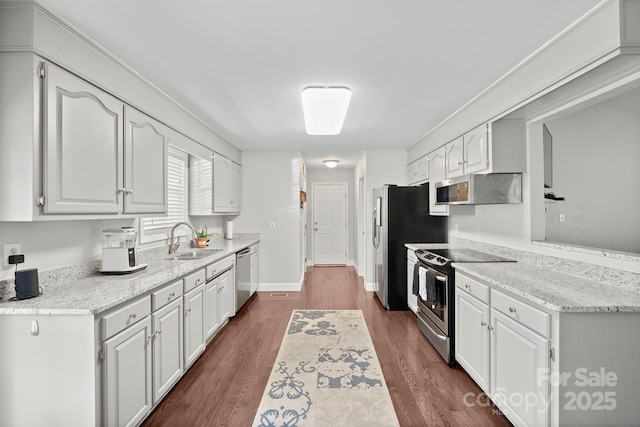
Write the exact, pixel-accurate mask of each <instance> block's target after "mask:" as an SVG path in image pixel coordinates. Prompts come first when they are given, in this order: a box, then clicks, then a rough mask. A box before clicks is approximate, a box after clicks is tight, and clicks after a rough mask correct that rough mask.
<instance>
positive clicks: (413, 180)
mask: <svg viewBox="0 0 640 427" xmlns="http://www.w3.org/2000/svg"><path fill="white" fill-rule="evenodd" d="M428 179H429V156H422V157H420V158H419V159H418V160H416V161H415V162H412V163H410V164H409V165H408V166H407V184H409V185H413V184H421V183H423V182H424V181H426V180H428Z"/></svg>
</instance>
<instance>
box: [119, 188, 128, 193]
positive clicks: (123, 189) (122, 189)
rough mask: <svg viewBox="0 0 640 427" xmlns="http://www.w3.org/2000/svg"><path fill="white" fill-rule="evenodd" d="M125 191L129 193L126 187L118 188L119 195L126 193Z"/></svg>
mask: <svg viewBox="0 0 640 427" xmlns="http://www.w3.org/2000/svg"><path fill="white" fill-rule="evenodd" d="M125 191H127V189H126V188H124V187H122V188H118V193H124V192H125Z"/></svg>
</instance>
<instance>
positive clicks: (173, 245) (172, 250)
mask: <svg viewBox="0 0 640 427" xmlns="http://www.w3.org/2000/svg"><path fill="white" fill-rule="evenodd" d="M180 225H186V226H187V227H189V229H190V230H191V234H193V238H194V239H195V238H196V232H195V230H194V229H193V227H192V226H191V224H189V223H187V222H179V223H177V224H176V225H174V226H173V227H171V240H170V241H169V255H174V254H175V253H176V251H177V250H178V248H179V247H180V236H178V241H177V242H176V243H173V235H174V233H175V231H176V228H178V227H179V226H180Z"/></svg>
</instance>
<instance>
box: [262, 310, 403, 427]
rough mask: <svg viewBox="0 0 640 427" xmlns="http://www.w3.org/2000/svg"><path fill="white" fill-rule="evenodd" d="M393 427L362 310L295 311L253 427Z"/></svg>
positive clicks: (390, 407) (393, 418)
mask: <svg viewBox="0 0 640 427" xmlns="http://www.w3.org/2000/svg"><path fill="white" fill-rule="evenodd" d="M398 425H399V424H398V419H397V417H396V413H395V411H394V409H393V404H392V402H391V397H390V396H389V390H388V389H387V385H386V383H385V381H384V377H383V376H382V370H381V369H380V362H379V361H378V357H377V355H376V352H375V349H374V348H373V343H372V342H371V337H370V336H369V331H368V330H367V325H366V323H365V321H364V317H363V315H362V311H360V310H295V311H294V312H293V314H292V315H291V320H290V321H289V325H288V326H287V330H286V332H285V336H284V339H283V340H282V345H281V346H280V351H279V352H278V357H277V358H276V362H275V365H274V367H273V370H272V372H271V376H270V377H269V381H268V382H267V387H266V389H265V392H264V395H263V397H262V401H261V402H260V407H259V408H258V412H257V413H256V416H255V419H254V421H253V426H259V427H267V426H268V427H285V426H286V427H293V426H313V427H325V426H326V427H328V426H341V427H342V426H353V427H356V426H367V427H371V426H398Z"/></svg>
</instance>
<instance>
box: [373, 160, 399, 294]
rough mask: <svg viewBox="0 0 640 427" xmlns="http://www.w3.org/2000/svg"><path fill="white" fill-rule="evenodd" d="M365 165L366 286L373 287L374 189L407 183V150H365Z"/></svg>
mask: <svg viewBox="0 0 640 427" xmlns="http://www.w3.org/2000/svg"><path fill="white" fill-rule="evenodd" d="M365 162H366V165H365V166H364V177H365V178H364V179H365V182H364V190H365V202H364V212H365V215H364V217H365V218H364V231H365V254H366V255H365V257H366V260H365V267H366V268H365V275H364V276H365V278H364V281H365V287H366V288H367V289H372V284H373V282H374V274H373V273H374V271H373V269H374V257H373V244H372V243H371V242H372V240H371V234H372V229H371V226H370V224H371V223H372V221H373V216H372V215H373V213H372V212H373V211H372V209H373V190H374V189H376V188H379V187H382V186H383V185H384V184H396V185H406V184H407V152H406V151H405V150H380V151H367V152H365Z"/></svg>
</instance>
